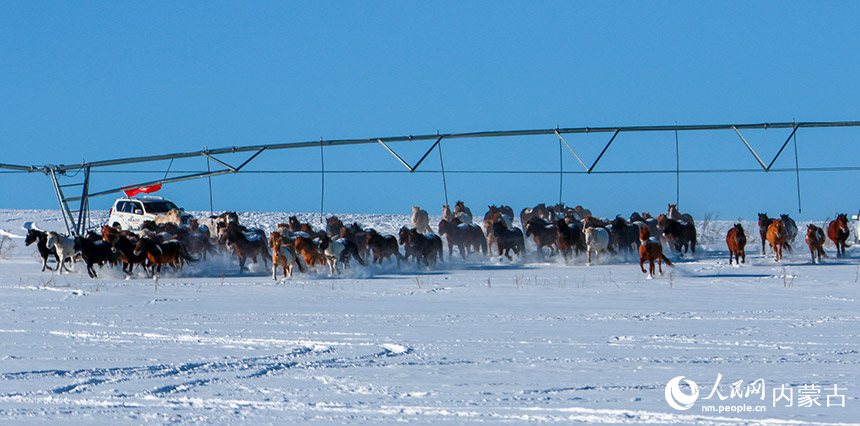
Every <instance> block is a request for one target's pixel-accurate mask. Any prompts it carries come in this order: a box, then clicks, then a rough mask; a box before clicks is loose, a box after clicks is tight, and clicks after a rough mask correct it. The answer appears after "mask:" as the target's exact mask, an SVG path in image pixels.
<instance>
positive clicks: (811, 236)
mask: <svg viewBox="0 0 860 426" xmlns="http://www.w3.org/2000/svg"><path fill="white" fill-rule="evenodd" d="M825 241H827V240H826V239H825V238H824V230H823V229H821V228H819V227H817V226H815V225H814V224H812V223H810V224H809V225H807V226H806V245H808V246H809V252H810V253H811V254H812V263H815V256H816V255H818V263H821V258H822V257H827V253H825V252H824V242H825Z"/></svg>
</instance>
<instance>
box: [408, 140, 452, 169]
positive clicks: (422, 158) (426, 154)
mask: <svg viewBox="0 0 860 426" xmlns="http://www.w3.org/2000/svg"><path fill="white" fill-rule="evenodd" d="M443 137H444V136H439V139H436V142H435V143H434V144H433V146H431V147H430V149H428V150H427V152H425V153H424V156H423V157H421V159H420V160H418V162H417V163H415V165H414V166H413V167H410V168H409V171H410V172H414V171H415V169H417V168H418V166H420V165H421V162H422V161H424V159H425V158H427V156H428V155H430V153H431V152H433V148H436V145H439V142H442V138H443Z"/></svg>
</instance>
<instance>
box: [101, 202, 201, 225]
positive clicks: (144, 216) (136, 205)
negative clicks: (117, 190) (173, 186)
mask: <svg viewBox="0 0 860 426" xmlns="http://www.w3.org/2000/svg"><path fill="white" fill-rule="evenodd" d="M173 209H177V210H179V211H180V212H181V215H180V225H183V226H188V223H189V222H191V219H192V216H191V215H190V214H188V213H185V209H180V208H179V207H176V204H174V203H173V202H172V201H170V200H168V199H165V198H162V197H153V196H144V197H132V198H126V197H123V198H118V199H117V200H116V201H115V202H114V204H113V207H112V208H111V209H110V217H109V218H108V224H110V226H115V227H118V228H120V229H127V230H129V231H139V230H140V228H141V226H143V221H145V220H153V221H154V220H155V217H156V216H158V215H163V214H165V213H167V212H169V211H171V210H173Z"/></svg>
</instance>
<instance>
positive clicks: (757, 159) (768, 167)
mask: <svg viewBox="0 0 860 426" xmlns="http://www.w3.org/2000/svg"><path fill="white" fill-rule="evenodd" d="M732 129H734V130H735V133H737V134H738V136H740V138H741V140H742V141H743V142H744V145H746V146H747V149H749V150H750V152H751V153H752V155H753V157H755V159H756V161H758V163H759V164H761V168H762V169H764V171H768V169H770V166H765V165H764V161H761V157H759V156H758V153H756V152H755V150H754V149H753V148H752V147H751V146H750V144H749V142H747V140H746V139H744V136H743V135H742V134H741V132H740V131H738V128H737V127H736V126H732ZM795 130H796V128H795ZM780 151H782V150H780ZM777 155H779V154H777ZM771 164H773V163H771Z"/></svg>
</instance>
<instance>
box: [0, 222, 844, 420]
mask: <svg viewBox="0 0 860 426" xmlns="http://www.w3.org/2000/svg"><path fill="white" fill-rule="evenodd" d="M103 216H104V212H101V213H99V216H98V217H96V218H94V219H95V220H94V223H100V221H103V220H104V219H103ZM287 216H288V214H287V213H246V214H242V215H241V216H240V221H241V222H242V223H243V224H246V225H249V226H258V227H262V228H264V229H266V230H272V229H274V227H275V224H276V223H278V222H284V221H286V218H287ZM311 217H312V216H310V215H304V216H302V217H300V219H302V220H303V221H305V220H309V219H311ZM340 217H341V218H342V219H343V220H344V222H345V223H351V222H352V221H358V222H360V223H362V224H364V225H365V226H369V227H374V228H376V229H377V230H380V231H381V232H383V233H392V232H394V231H395V230H396V229H398V228H399V227H400V226H401V225H405V224H407V223H408V217H407V216H391V215H340ZM436 220H438V219H436ZM25 221H36V223H37V224H38V226H39V227H41V228H43V229H48V230H64V229H62V225H61V222H60V221H59V212H58V211H44V210H39V211H32V210H26V211H25V210H0V230H5V231H7V232H5V233H4V234H5V235H8V234H12V235H23V234H24V231H23V229H22V225H23V223H24V222H25ZM314 223H317V224H318V223H319V218H318V217H317V218H314ZM705 225H707V228H705ZM819 225H820V223H819ZM697 226H699V231H700V233H701V236H700V239H701V240H703V241H702V244H701V245H700V250H699V251H698V252H697V254H696V256H695V257H694V258H692V259H683V260H682V259H678V258H677V256H674V257H672V258H673V260H675V259H677V264H676V266H675V267H674V268H665V269H664V272H665V275H664V276H662V277H658V278H655V279H645V276H644V274H642V273H641V272H640V271H639V269H638V262H635V261H634V260H633V259H632V258H628V259H624V258H622V257H611V258H610V257H604V258H601V259H600V262H598V264H596V265H592V266H585V265H584V259H583V258H582V257H580V258H578V259H577V260H576V261H574V262H572V263H571V264H564V263H563V261H561V260H553V261H551V262H542V261H540V260H539V259H537V258H536V257H534V255H533V254H530V255H529V257H528V258H527V259H525V260H518V259H515V260H514V261H513V262H508V261H507V260H505V261H500V260H498V259H496V258H493V259H482V258H479V257H473V258H470V259H469V260H468V261H462V260H460V259H459V258H455V259H453V260H452V259H449V258H448V256H447V250H446V253H445V254H446V259H445V263H444V264H443V265H440V266H438V267H437V268H435V269H432V270H424V269H418V268H415V267H412V266H406V265H404V266H403V267H402V268H398V267H397V265H396V264H394V263H390V264H385V265H383V266H381V267H368V268H361V267H360V266H357V265H355V266H354V268H353V269H352V270H350V271H347V272H346V273H345V274H344V275H342V276H337V277H330V276H329V275H328V274H327V273H324V272H322V270H321V271H320V272H319V273H313V274H300V273H299V274H296V275H295V276H294V277H293V278H291V279H288V280H284V281H273V280H272V278H271V271H270V270H268V269H264V268H262V267H261V266H258V267H256V269H253V268H255V266H254V265H252V273H249V274H245V275H243V276H239V275H238V274H237V273H236V272H237V269H238V266H237V262H236V261H235V260H231V259H226V258H222V259H216V260H212V261H209V262H206V263H205V264H203V263H198V264H193V265H191V266H190V267H187V268H186V269H185V270H183V271H182V272H179V273H174V272H170V273H167V274H165V275H163V276H162V277H161V279H160V280H159V283H158V288H157V290H156V288H155V283H154V280H153V279H147V278H145V277H144V276H142V275H141V276H138V277H136V278H133V279H124V277H123V275H122V274H121V273H120V272H119V271H118V270H110V269H108V268H105V269H102V270H100V271H99V274H100V276H99V278H98V279H90V278H89V277H87V275H86V273H85V272H84V267H83V266H82V265H81V264H80V263H79V264H78V266H77V268H76V272H75V273H73V274H64V275H55V274H54V273H52V272H51V271H46V272H39V269H40V260H39V259H38V255H37V254H36V250H35V248H34V247H32V246H31V247H25V246H24V242H23V240H21V239H16V238H11V239H9V238H6V239H3V241H4V243H3V246H2V248H0V287H2V292H3V297H2V299H0V312H2V317H0V419H2V420H3V421H4V422H9V423H12V424H44V423H48V422H60V423H75V424H82V423H86V424H105V425H115V424H142V423H155V424H165V423H167V424H170V423H176V424H186V423H187V424H209V423H215V424H224V423H228V424H279V425H280V424H290V423H302V424H305V423H310V424H340V423H361V424H394V423H401V422H411V423H418V424H472V423H484V424H525V423H563V424H569V423H583V424H593V423H609V424H632V423H652V424H703V425H729V424H792V425H806V424H809V425H812V424H815V425H818V424H829V423H832V424H849V423H851V422H858V421H860V400H858V397H860V352H858V351H860V309H858V298H860V266H858V265H860V251H855V250H854V248H851V249H849V253H848V258H847V259H836V258H835V251H834V249H833V247H832V246H826V247H825V248H826V249H828V252H829V254H830V255H831V256H834V257H831V258H829V259H825V260H824V263H823V264H822V265H812V264H810V261H809V253H808V250H807V249H806V246H805V244H804V243H803V242H802V237H800V238H798V240H797V242H796V244H795V246H796V250H795V252H794V254H791V255H788V256H787V257H786V259H784V260H783V261H781V262H779V263H776V262H774V261H773V259H772V257H770V256H768V257H764V256H762V255H761V254H760V253H759V252H760V244H759V242H758V232H757V227H756V226H755V225H754V224H753V223H744V226H745V228H746V229H747V236H748V238H749V239H750V243H749V244H748V245H747V248H748V253H749V254H748V256H747V263H746V264H745V265H742V266H740V267H737V266H729V265H728V255H727V251H726V249H725V242H724V236H725V231H726V230H727V229H728V227H729V226H731V223H730V222H727V221H718V222H711V223H708V224H704V223H697ZM801 228H802V229H804V230H805V224H804V225H801ZM0 239H2V237H0ZM529 248H530V250H532V252H533V250H534V246H533V245H530V246H529ZM455 250H456V249H455ZM679 376H684V379H683V380H690V381H693V382H695V383H696V384H697V385H698V392H699V397H698V399H697V400H695V401H694V404H693V405H692V407H691V408H689V409H687V410H677V409H675V408H672V407H671V406H670V405H669V403H668V402H667V392H666V390H667V383H668V382H669V381H670V380H672V379H673V378H676V377H679ZM718 377H719V378H720V382H719V384H718V385H717V386H716V387H715V382H717V379H718ZM683 380H681V383H685V382H684V381H683ZM738 381H742V382H741V383H737V382H738ZM733 383H736V385H735V386H733ZM733 388H734V390H733ZM748 390H751V391H752V392H750V394H748V395H747V391H748ZM736 391H740V394H738V392H736ZM680 392H681V394H682V396H685V395H689V394H691V393H692V388H691V387H689V386H687V385H684V386H681V387H680ZM788 394H790V395H791V399H790V402H791V406H786V405H788V404H789V398H788ZM721 396H722V397H725V398H726V399H724V400H722V399H721V398H720V397H721ZM775 396H785V397H786V398H782V399H780V400H779V401H778V402H774V399H775ZM816 404H820V405H816ZM807 405H810V406H807ZM828 405H829V406H828ZM739 407H740V408H739ZM762 409H763V410H762ZM720 410H722V411H723V412H720ZM732 410H734V411H732ZM738 410H749V411H741V412H738ZM854 424H860V423H854Z"/></svg>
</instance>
